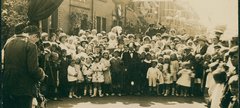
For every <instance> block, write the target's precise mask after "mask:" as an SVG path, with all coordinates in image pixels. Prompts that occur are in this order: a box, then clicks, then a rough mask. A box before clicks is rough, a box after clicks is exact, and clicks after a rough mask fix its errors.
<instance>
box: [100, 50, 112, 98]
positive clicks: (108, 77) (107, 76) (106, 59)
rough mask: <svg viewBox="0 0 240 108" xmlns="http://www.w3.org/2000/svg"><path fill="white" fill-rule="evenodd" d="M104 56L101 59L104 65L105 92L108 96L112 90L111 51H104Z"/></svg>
mask: <svg viewBox="0 0 240 108" xmlns="http://www.w3.org/2000/svg"><path fill="white" fill-rule="evenodd" d="M102 55H103V58H102V59H101V61H100V62H101V63H102V65H103V75H104V84H103V92H104V93H105V95H106V96H108V95H109V94H110V92H111V88H110V87H111V83H112V79H111V73H110V60H109V58H110V55H109V51H108V50H105V51H103V53H102Z"/></svg>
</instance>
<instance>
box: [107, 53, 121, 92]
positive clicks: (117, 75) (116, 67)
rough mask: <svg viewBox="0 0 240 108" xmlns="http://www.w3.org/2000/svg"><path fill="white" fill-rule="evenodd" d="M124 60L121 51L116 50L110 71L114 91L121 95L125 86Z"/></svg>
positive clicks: (111, 60)
mask: <svg viewBox="0 0 240 108" xmlns="http://www.w3.org/2000/svg"><path fill="white" fill-rule="evenodd" d="M123 71H124V70H123V61H122V60H121V58H120V52H119V51H114V52H113V57H112V58H111V59H110V72H111V77H112V88H113V93H116V94H118V96H121V95H122V94H121V93H122V86H123Z"/></svg>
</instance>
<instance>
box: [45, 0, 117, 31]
mask: <svg viewBox="0 0 240 108" xmlns="http://www.w3.org/2000/svg"><path fill="white" fill-rule="evenodd" d="M114 12H115V5H114V3H113V1H112V0H64V1H63V2H62V4H61V5H60V6H59V8H58V9H57V10H56V12H55V13H53V15H52V16H50V17H49V18H47V19H45V20H43V21H42V29H43V31H45V32H49V29H52V30H53V31H54V30H56V29H57V28H62V29H63V31H64V32H65V33H68V34H77V33H78V31H79V30H80V29H83V30H91V29H97V31H98V32H100V31H107V32H109V31H110V30H111V28H112V26H113V13H114Z"/></svg>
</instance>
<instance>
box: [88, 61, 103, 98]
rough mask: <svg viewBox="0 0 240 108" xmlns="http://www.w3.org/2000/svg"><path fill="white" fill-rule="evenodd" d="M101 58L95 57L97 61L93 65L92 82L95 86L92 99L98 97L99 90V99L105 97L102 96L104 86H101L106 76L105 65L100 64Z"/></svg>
mask: <svg viewBox="0 0 240 108" xmlns="http://www.w3.org/2000/svg"><path fill="white" fill-rule="evenodd" d="M100 60H101V57H100V56H95V60H94V62H93V64H92V71H93V75H92V77H93V78H92V82H93V85H94V89H93V95H92V96H91V97H96V96H97V90H98V94H99V97H103V94H102V86H101V84H102V83H103V82H104V75H103V68H104V67H103V64H102V63H101V62H100Z"/></svg>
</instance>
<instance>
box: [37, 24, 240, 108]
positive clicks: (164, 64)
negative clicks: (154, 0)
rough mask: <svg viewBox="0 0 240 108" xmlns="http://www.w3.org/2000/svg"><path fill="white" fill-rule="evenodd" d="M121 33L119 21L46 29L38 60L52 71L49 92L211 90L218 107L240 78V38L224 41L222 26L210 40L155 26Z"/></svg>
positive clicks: (53, 94)
mask: <svg viewBox="0 0 240 108" xmlns="http://www.w3.org/2000/svg"><path fill="white" fill-rule="evenodd" d="M153 31H154V32H153ZM121 32H122V29H121V27H119V26H116V27H114V28H112V30H111V31H110V32H109V33H106V32H105V31H102V32H100V33H97V31H96V30H95V29H93V30H91V31H90V30H85V31H84V30H80V31H79V34H78V36H69V35H67V34H65V33H64V32H63V31H62V30H61V29H58V30H57V32H56V34H55V33H51V34H47V33H42V34H41V40H42V41H43V47H44V48H43V49H44V50H43V51H44V52H43V53H44V57H43V58H44V59H40V60H42V61H41V62H40V65H41V66H42V67H43V68H44V71H45V72H46V74H47V75H48V78H47V79H46V80H45V82H43V84H45V89H46V90H45V91H46V93H45V95H46V96H47V97H49V98H54V99H55V100H57V98H58V97H69V98H81V96H90V97H96V96H99V97H103V96H109V95H118V96H121V95H156V96H157V95H162V96H169V95H172V96H184V97H187V96H203V95H204V94H208V96H209V100H210V101H209V103H211V104H209V105H210V106H211V108H217V107H215V106H214V105H218V104H219V103H216V101H217V102H220V99H221V96H223V93H221V92H222V90H224V88H225V86H226V85H230V86H231V84H235V83H236V81H238V79H236V78H235V77H237V76H236V75H237V71H236V68H237V67H238V66H237V64H238V63H237V61H236V60H238V59H236V58H234V57H235V56H234V55H235V53H238V46H237V45H238V39H234V38H237V36H236V37H233V39H232V40H231V41H228V40H224V39H222V40H221V36H222V34H223V33H224V31H223V30H221V29H216V30H215V31H214V33H215V34H214V36H212V37H213V38H212V39H211V40H207V37H208V36H206V35H196V36H189V35H188V34H186V33H185V32H184V33H179V32H178V31H177V30H174V29H170V30H167V29H161V30H160V31H159V32H157V30H154V26H153V25H151V26H150V28H149V29H148V30H147V31H146V33H145V34H124V33H121ZM149 34H150V35H149ZM148 35H149V36H148ZM229 78H230V80H229ZM228 81H232V82H231V83H229V84H227V82H228ZM232 87H236V86H232ZM230 88H231V87H230ZM232 89H236V88H232ZM206 91H207V92H206ZM231 95H234V96H235V95H237V94H235V93H234V92H233V93H232V94H231ZM237 96H238V95H237Z"/></svg>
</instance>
